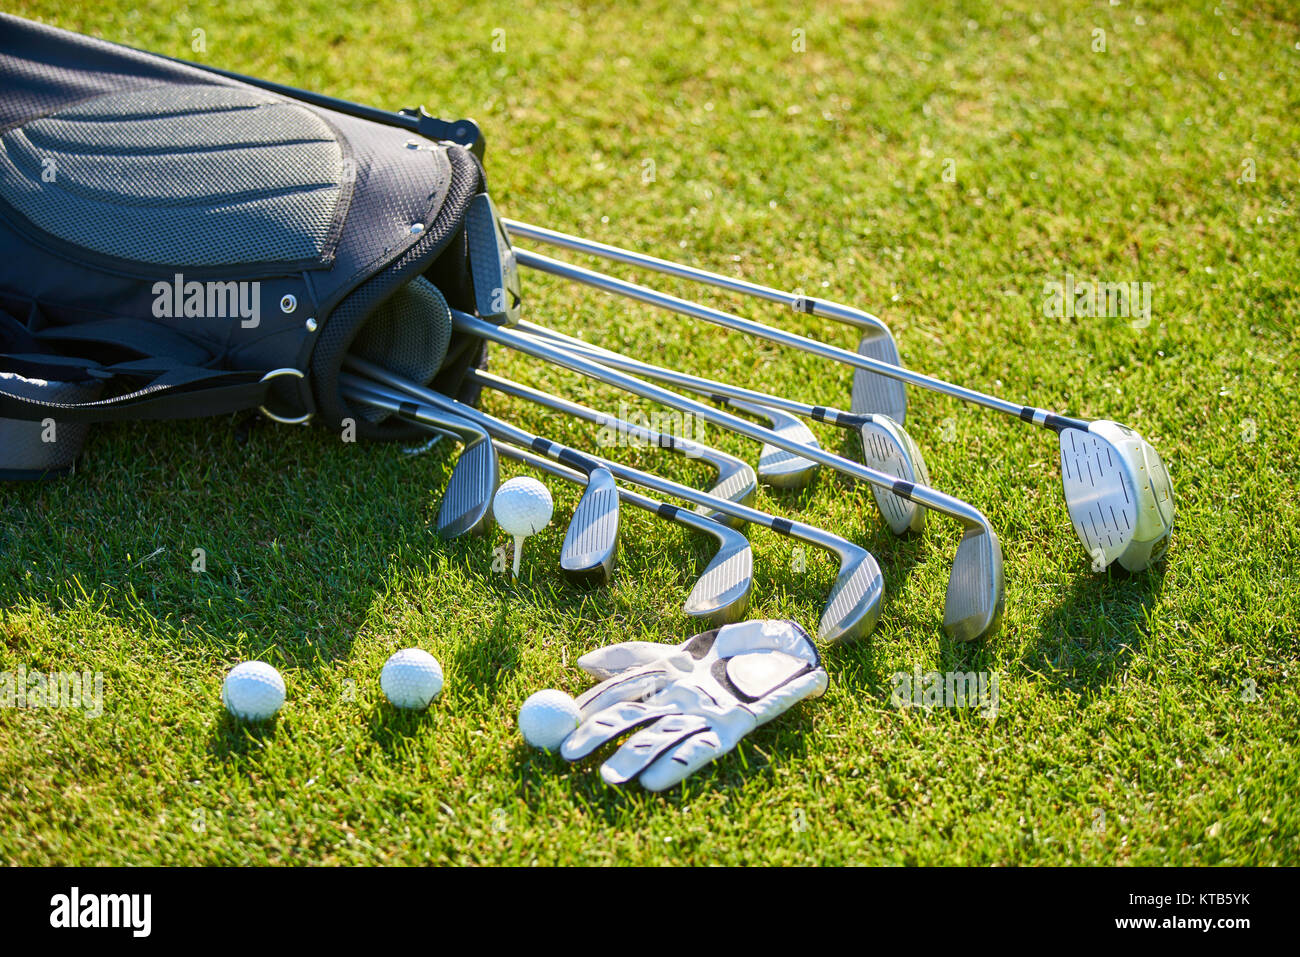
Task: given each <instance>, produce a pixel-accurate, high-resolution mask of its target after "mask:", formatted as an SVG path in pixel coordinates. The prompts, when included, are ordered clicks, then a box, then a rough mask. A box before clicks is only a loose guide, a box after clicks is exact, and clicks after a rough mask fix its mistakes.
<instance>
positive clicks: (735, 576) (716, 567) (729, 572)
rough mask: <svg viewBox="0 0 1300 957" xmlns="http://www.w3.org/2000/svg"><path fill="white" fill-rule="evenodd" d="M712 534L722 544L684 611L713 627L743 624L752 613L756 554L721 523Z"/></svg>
mask: <svg viewBox="0 0 1300 957" xmlns="http://www.w3.org/2000/svg"><path fill="white" fill-rule="evenodd" d="M716 524H717V526H718V527H717V531H712V530H710V531H709V534H710V535H713V536H715V537H716V538H717V539H718V540H719V542H720V543H721V547H719V548H718V552H717V554H716V555H714V556H713V560H712V561H710V562H709V565H708V567H707V568H705V569H704V574H702V575H701V576H700V577H699V580H698V581H696V583H695V587H694V588H692V589H691V593H690V595H688V596H687V598H686V604H685V605H684V606H683V610H684V611H685V612H686V614H688V615H690V616H691V617H692V618H703V619H704V620H706V621H708V622H709V623H710V624H712V625H727V624H730V623H731V622H733V621H741V620H742V619H743V618H744V617H745V614H746V613H747V612H748V611H749V596H750V593H751V592H752V591H753V590H754V551H753V549H752V548H750V545H749V540H748V539H747V538H745V536H744V535H742V534H740V532H738V531H736V530H735V529H733V528H728V527H727V526H726V525H723V524H722V523H720V522H719V523H716Z"/></svg>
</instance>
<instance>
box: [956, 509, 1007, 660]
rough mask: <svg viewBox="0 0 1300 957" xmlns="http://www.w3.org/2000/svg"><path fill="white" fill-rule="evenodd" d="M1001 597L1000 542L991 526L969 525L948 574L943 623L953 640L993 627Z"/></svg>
mask: <svg viewBox="0 0 1300 957" xmlns="http://www.w3.org/2000/svg"><path fill="white" fill-rule="evenodd" d="M1003 601H1004V591H1003V581H1002V545H1001V543H1000V542H999V541H998V537H997V535H996V534H995V533H994V531H993V529H991V528H987V527H984V526H978V525H976V526H969V527H967V528H966V530H965V532H964V533H963V534H962V537H961V544H959V545H958V546H957V555H956V557H955V558H954V559H953V562H952V571H951V572H950V573H949V574H948V591H947V595H946V596H945V598H944V604H943V627H944V630H945V631H946V632H947V633H948V635H949V636H950V637H951V638H952V639H953V640H954V641H974V640H975V639H976V638H984V637H987V636H988V635H991V634H993V633H994V632H995V631H997V629H998V626H999V625H1000V624H1001V622H1002V607H1003Z"/></svg>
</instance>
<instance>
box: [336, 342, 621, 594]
mask: <svg viewBox="0 0 1300 957" xmlns="http://www.w3.org/2000/svg"><path fill="white" fill-rule="evenodd" d="M345 365H346V367H347V368H349V369H351V370H352V371H353V372H356V373H359V374H360V375H351V374H349V373H343V374H342V375H340V376H339V381H340V382H341V383H342V385H343V387H344V388H345V389H350V390H352V392H353V393H354V394H355V395H356V396H357V397H358V398H359V399H360V400H362V401H365V402H369V403H370V404H372V405H377V406H379V407H380V408H384V409H387V410H389V411H391V412H394V413H396V414H398V415H401V416H402V417H404V418H406V419H410V420H414V421H417V422H420V423H422V424H424V425H428V426H432V427H433V428H435V429H437V428H441V427H442V426H441V424H440V414H439V413H436V412H434V411H433V410H432V409H430V408H428V407H427V404H426V405H419V406H417V405H416V404H415V403H414V402H412V401H411V400H410V399H408V397H407V394H408V390H407V389H406V388H405V386H406V384H407V380H403V379H402V378H401V377H400V376H397V375H395V374H393V373H391V372H389V371H388V370H386V369H383V368H382V367H380V366H376V365H374V364H373V363H370V362H367V361H366V360H364V359H358V358H356V357H353V356H349V357H348V358H347V359H346V360H345ZM361 376H366V377H368V378H369V379H370V380H373V381H366V379H363V378H361ZM393 380H396V382H394V381H393ZM380 383H382V385H381V384H380ZM409 384H410V385H416V384H415V383H409ZM385 385H386V386H389V387H390V388H389V389H385V388H384V386H385ZM417 388H418V386H417ZM390 389H396V390H397V391H396V392H392V391H390ZM432 394H433V395H437V394H438V393H436V392H435V393H432ZM468 408H470V407H469V406H463V407H462V409H468ZM445 411H447V410H446V409H445V408H443V409H442V410H441V412H445ZM452 414H453V415H455V414H456V413H452ZM468 418H470V421H473V422H475V424H477V425H479V427H480V428H482V427H483V426H482V424H481V423H479V422H477V421H476V420H475V419H474V417H472V416H470V417H468ZM504 424H505V423H502V425H504ZM485 431H491V430H486V429H485ZM515 432H516V435H517V437H518V436H522V437H523V438H524V439H525V444H528V445H530V447H531V448H533V449H534V450H536V451H539V452H542V453H544V454H546V455H551V456H552V457H560V456H562V457H560V461H562V462H564V464H566V465H569V466H572V467H573V468H577V469H580V470H582V471H583V472H584V473H586V475H587V489H586V491H585V492H583V494H582V498H581V499H579V501H578V505H577V508H575V509H574V510H573V518H572V519H571V520H570V521H569V527H568V530H567V531H566V532H565V534H564V543H563V545H562V546H561V548H560V567H561V568H562V569H564V571H565V573H566V574H568V576H569V578H570V579H572V580H573V581H575V582H578V583H580V584H606V583H608V581H609V579H610V578H611V577H612V576H613V574H614V565H615V563H616V561H617V557H618V489H617V488H616V487H615V485H614V476H613V475H611V474H610V473H609V470H608V469H606V468H604V467H602V466H601V465H599V464H597V463H595V462H593V461H591V460H590V459H588V458H586V457H585V456H582V455H579V454H577V453H570V452H567V451H566V452H563V453H561V452H556V451H552V449H553V448H554V447H553V446H552V444H551V443H549V442H547V441H546V440H545V439H542V438H538V437H537V436H533V435H528V434H527V433H524V432H522V430H515ZM489 444H491V443H490V442H489ZM493 454H494V455H495V447H494V449H493ZM493 488H494V491H495V486H494V487H493ZM490 498H491V496H489V500H490Z"/></svg>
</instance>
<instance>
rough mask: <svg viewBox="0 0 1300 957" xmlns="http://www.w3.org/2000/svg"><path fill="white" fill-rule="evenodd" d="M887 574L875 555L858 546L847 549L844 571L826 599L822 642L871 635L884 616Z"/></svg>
mask: <svg viewBox="0 0 1300 957" xmlns="http://www.w3.org/2000/svg"><path fill="white" fill-rule="evenodd" d="M884 593H885V576H884V575H883V574H881V572H880V565H878V564H877V563H876V559H875V556H874V555H872V554H871V553H870V552H869V551H867V550H866V549H865V548H859V547H858V546H856V545H853V546H850V547H849V548H848V549H844V550H843V554H842V561H841V562H840V573H839V576H838V577H837V578H836V579H835V584H834V585H833V586H832V587H831V593H830V595H828V596H827V598H826V607H825V608H824V609H823V610H822V618H821V621H820V622H819V623H818V625H817V637H818V638H819V639H821V640H822V641H829V642H843V641H853V640H855V639H857V638H862V637H864V636H865V635H869V634H870V633H871V632H872V630H873V629H874V628H875V627H876V622H877V621H878V620H879V619H880V599H881V598H882V596H883V595H884Z"/></svg>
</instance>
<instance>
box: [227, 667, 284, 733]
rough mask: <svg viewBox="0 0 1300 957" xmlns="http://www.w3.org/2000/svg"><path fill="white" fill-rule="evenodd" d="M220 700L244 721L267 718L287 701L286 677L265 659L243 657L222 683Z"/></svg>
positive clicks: (228, 709) (264, 719)
mask: <svg viewBox="0 0 1300 957" xmlns="http://www.w3.org/2000/svg"><path fill="white" fill-rule="evenodd" d="M221 703H222V704H224V705H225V706H226V710H227V711H229V712H230V713H231V714H232V715H234V716H235V717H236V718H239V719H241V720H243V721H266V720H267V719H268V718H270V717H271V716H273V715H274V714H275V713H276V712H277V711H279V710H280V705H282V704H284V678H282V677H281V676H280V672H278V671H276V670H275V669H274V668H272V667H271V666H270V665H268V664H267V663H266V662H265V661H241V662H240V663H239V664H237V665H235V667H233V668H231V669H230V674H228V675H226V680H225V681H224V682H223V683H222V685H221Z"/></svg>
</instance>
